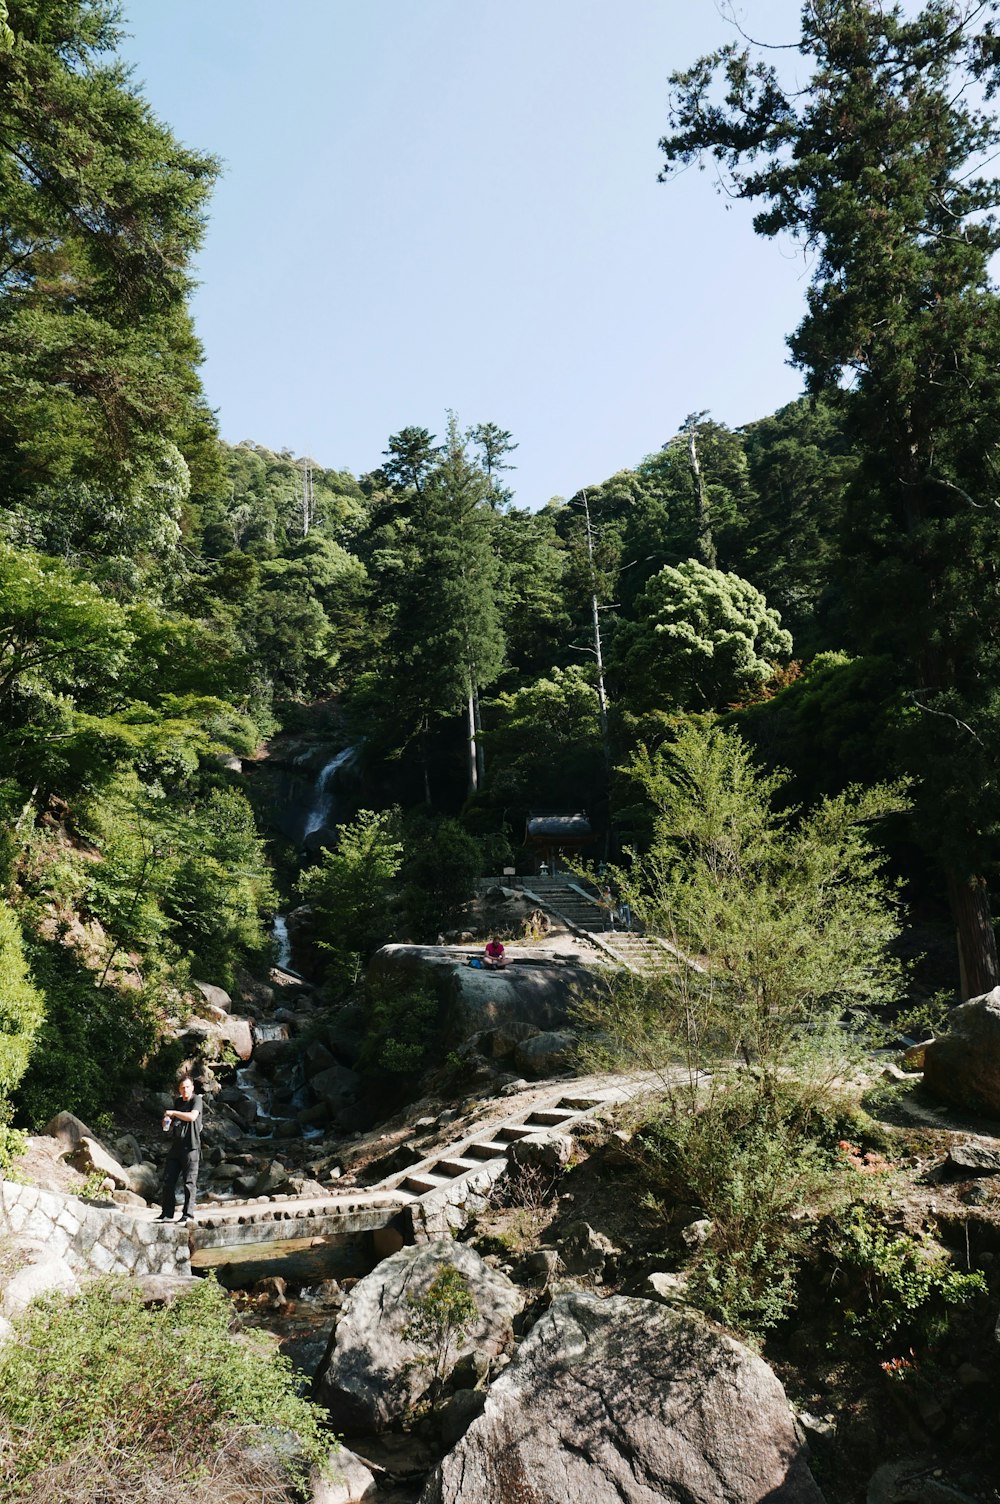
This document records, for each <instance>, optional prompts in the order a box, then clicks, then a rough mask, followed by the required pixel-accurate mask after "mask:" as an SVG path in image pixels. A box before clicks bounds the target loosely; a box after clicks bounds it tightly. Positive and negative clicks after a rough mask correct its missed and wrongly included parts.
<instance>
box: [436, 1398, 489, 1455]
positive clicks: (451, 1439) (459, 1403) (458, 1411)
mask: <svg viewBox="0 0 1000 1504" xmlns="http://www.w3.org/2000/svg"><path fill="white" fill-rule="evenodd" d="M485 1404H486V1395H485V1394H484V1393H483V1391H482V1390H481V1389H459V1390H457V1392H456V1393H455V1394H453V1395H451V1396H450V1398H449V1399H447V1400H445V1402H444V1404H443V1405H442V1406H441V1408H440V1410H439V1411H438V1414H437V1420H438V1427H439V1430H440V1433H441V1441H442V1443H443V1444H444V1446H445V1448H446V1450H448V1451H450V1450H451V1448H452V1447H453V1446H455V1445H456V1444H457V1443H458V1442H459V1441H461V1439H462V1437H463V1436H464V1435H465V1433H466V1431H467V1430H468V1429H469V1427H470V1426H471V1425H472V1422H473V1421H474V1420H475V1419H476V1416H477V1415H482V1413H483V1407H484V1405H485Z"/></svg>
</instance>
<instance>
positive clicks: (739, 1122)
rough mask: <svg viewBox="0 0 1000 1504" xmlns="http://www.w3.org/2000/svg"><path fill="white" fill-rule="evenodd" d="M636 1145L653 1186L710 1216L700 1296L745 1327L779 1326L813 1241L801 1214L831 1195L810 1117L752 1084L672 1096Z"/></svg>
mask: <svg viewBox="0 0 1000 1504" xmlns="http://www.w3.org/2000/svg"><path fill="white" fill-rule="evenodd" d="M636 1142H637V1145H638V1149H639V1152H640V1153H641V1155H642V1157H643V1161H644V1163H645V1166H646V1169H647V1171H648V1172H649V1174H650V1176H651V1179H652V1184H653V1187H654V1192H655V1193H659V1194H660V1195H663V1194H664V1193H665V1194H666V1196H667V1197H668V1198H669V1199H670V1200H671V1201H680V1202H682V1203H686V1204H688V1205H694V1206H696V1207H698V1208H699V1210H700V1213H701V1215H703V1216H704V1217H707V1218H709V1219H710V1221H711V1227H710V1229H709V1232H708V1237H707V1240H706V1242H705V1244H704V1245H703V1247H702V1248H701V1249H700V1250H699V1252H698V1253H697V1255H696V1256H695V1259H694V1262H693V1267H692V1270H691V1274H690V1280H689V1285H688V1289H689V1293H690V1296H691V1298H692V1299H693V1300H694V1301H695V1302H696V1303H697V1304H698V1305H699V1306H700V1307H701V1308H702V1309H703V1310H705V1311H707V1312H708V1313H709V1315H712V1316H714V1317H716V1318H717V1319H718V1320H720V1321H722V1322H724V1323H725V1324H726V1325H727V1326H732V1327H735V1328H736V1329H737V1330H739V1331H744V1332H749V1333H759V1332H763V1331H766V1330H767V1329H768V1328H769V1327H772V1326H774V1325H775V1324H776V1323H777V1322H779V1321H780V1320H781V1319H782V1318H783V1317H784V1316H785V1315H787V1313H788V1311H789V1310H790V1309H791V1308H792V1307H793V1306H794V1305H795V1303H796V1300H797V1298H798V1292H797V1288H796V1278H797V1275H798V1271H799V1268H800V1265H801V1262H802V1258H803V1256H804V1253H805V1251H806V1247H807V1244H808V1238H809V1228H808V1224H807V1223H806V1222H804V1221H803V1220H802V1219H801V1218H798V1219H797V1218H796V1217H795V1215H794V1214H795V1213H801V1211H802V1210H803V1208H804V1207H805V1206H807V1205H809V1204H810V1202H813V1201H814V1200H815V1199H816V1198H818V1197H820V1196H822V1195H823V1194H824V1193H826V1194H828V1193H829V1192H828V1185H827V1181H828V1168H827V1165H826V1163H825V1161H824V1157H823V1155H822V1153H821V1151H820V1150H819V1148H818V1146H817V1145H816V1144H815V1142H813V1141H812V1140H811V1138H810V1136H809V1134H808V1133H807V1132H804V1131H803V1126H802V1124H801V1122H799V1121H796V1118H795V1117H794V1116H789V1115H787V1114H786V1113H785V1112H783V1111H782V1110H781V1107H780V1106H779V1105H778V1104H777V1103H770V1104H768V1103H766V1102H765V1101H763V1100H762V1098H761V1096H760V1094H759V1092H758V1091H757V1090H756V1089H755V1088H754V1086H753V1085H752V1084H749V1085H746V1086H736V1087H734V1088H732V1089H730V1090H727V1091H721V1092H717V1093H712V1094H710V1095H709V1097H708V1099H707V1100H706V1101H704V1102H692V1101H691V1099H690V1098H689V1097H687V1096H686V1095H685V1094H680V1095H677V1096H674V1097H672V1098H670V1099H668V1105H666V1106H665V1107H664V1108H663V1109H662V1110H661V1111H660V1113H658V1114H657V1115H656V1116H655V1117H654V1118H653V1119H651V1120H650V1121H649V1122H648V1123H646V1124H644V1126H643V1128H642V1130H641V1131H640V1133H639V1134H638V1135H637V1140H636Z"/></svg>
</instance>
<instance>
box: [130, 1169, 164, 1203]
mask: <svg viewBox="0 0 1000 1504" xmlns="http://www.w3.org/2000/svg"><path fill="white" fill-rule="evenodd" d="M125 1173H126V1175H127V1176H128V1188H129V1190H130V1191H132V1192H133V1193H134V1194H135V1195H136V1196H141V1197H142V1199H143V1200H144V1201H149V1202H152V1201H157V1200H159V1195H160V1172H159V1170H157V1168H156V1166H155V1165H153V1164H150V1163H149V1162H148V1160H143V1161H142V1163H141V1164H137V1165H129V1166H128V1167H127V1168H126V1171H125Z"/></svg>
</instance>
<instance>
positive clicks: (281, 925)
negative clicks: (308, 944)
mask: <svg viewBox="0 0 1000 1504" xmlns="http://www.w3.org/2000/svg"><path fill="white" fill-rule="evenodd" d="M271 938H272V939H273V941H274V943H275V945H276V946H277V947H278V959H277V960H276V961H275V963H274V964H275V965H276V966H278V967H280V968H281V970H282V971H287V970H288V968H289V966H291V964H292V942H291V940H289V938H288V920H287V919H286V918H285V916H284V914H275V916H274V923H273V924H272V926H271Z"/></svg>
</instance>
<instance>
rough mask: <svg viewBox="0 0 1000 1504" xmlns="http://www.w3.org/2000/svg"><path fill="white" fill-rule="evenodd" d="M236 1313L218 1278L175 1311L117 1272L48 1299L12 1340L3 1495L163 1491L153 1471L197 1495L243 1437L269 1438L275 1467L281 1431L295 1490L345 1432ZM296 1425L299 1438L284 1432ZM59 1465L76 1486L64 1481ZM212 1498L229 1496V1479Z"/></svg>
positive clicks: (2, 1396) (0, 1438) (260, 1462)
mask: <svg viewBox="0 0 1000 1504" xmlns="http://www.w3.org/2000/svg"><path fill="white" fill-rule="evenodd" d="M231 1320H232V1308H231V1306H230V1303H229V1299H228V1296H226V1295H225V1294H224V1293H223V1291H222V1290H220V1288H219V1287H218V1285H216V1284H215V1283H214V1281H212V1280H205V1281H203V1282H202V1283H200V1284H199V1285H198V1287H197V1288H196V1289H195V1290H193V1291H192V1292H191V1293H190V1294H188V1295H184V1296H182V1297H180V1299H178V1300H177V1301H176V1302H175V1303H174V1304H173V1305H172V1306H171V1307H169V1309H167V1310H153V1309H148V1308H147V1307H145V1306H144V1305H143V1303H142V1300H141V1296H140V1295H139V1293H138V1292H137V1291H136V1290H135V1289H134V1288H132V1287H130V1286H129V1285H127V1284H126V1283H124V1282H122V1281H115V1280H106V1281H100V1282H96V1283H93V1284H91V1285H89V1286H88V1287H87V1288H86V1289H85V1290H84V1291H83V1292H82V1293H81V1294H79V1295H77V1296H75V1297H73V1298H72V1299H67V1298H65V1297H62V1296H58V1297H55V1296H54V1297H50V1298H47V1299H44V1300H41V1301H36V1302H35V1303H34V1304H33V1305H32V1306H31V1307H30V1308H29V1309H28V1311H27V1312H26V1313H25V1314H24V1315H23V1316H21V1317H20V1318H19V1319H18V1320H17V1323H16V1327H15V1336H14V1339H13V1340H11V1341H10V1342H7V1343H5V1344H4V1346H3V1347H2V1348H0V1495H2V1497H3V1498H5V1499H9V1500H11V1501H13V1500H18V1499H23V1500H29V1499H30V1500H32V1501H35V1504H38V1501H40V1500H43V1499H52V1500H53V1501H55V1499H57V1498H59V1499H60V1501H61V1504H66V1501H67V1500H68V1499H70V1498H72V1499H73V1500H75V1501H79V1504H84V1501H87V1504H98V1501H99V1500H100V1501H104V1500H108V1499H113V1500H115V1501H117V1500H118V1499H119V1498H126V1497H134V1496H136V1495H140V1496H142V1495H145V1497H155V1495H154V1494H151V1493H150V1492H149V1485H150V1479H151V1478H152V1479H153V1480H154V1481H155V1480H156V1479H159V1486H160V1488H161V1494H160V1497H163V1496H164V1492H166V1491H169V1490H168V1484H169V1485H170V1486H171V1487H172V1488H173V1489H178V1488H180V1489H183V1490H184V1492H183V1497H185V1498H189V1497H190V1493H189V1492H188V1490H189V1489H190V1488H191V1487H197V1486H198V1485H199V1483H200V1482H202V1483H203V1482H204V1481H205V1480H206V1479H208V1480H209V1481H210V1482H211V1481H212V1474H213V1470H215V1469H216V1468H217V1465H218V1462H219V1458H220V1455H222V1454H225V1453H226V1451H227V1449H228V1450H229V1451H230V1453H232V1452H233V1443H234V1437H235V1438H236V1439H237V1440H238V1442H239V1443H240V1445H239V1447H238V1450H245V1449H246V1448H250V1447H255V1448H256V1449H257V1452H258V1457H257V1459H256V1464H257V1466H258V1467H259V1468H260V1469H261V1471H262V1473H263V1476H264V1477H265V1479H266V1477H267V1475H268V1471H269V1466H268V1451H269V1447H268V1444H269V1443H270V1444H271V1452H272V1457H271V1461H272V1463H273V1460H274V1459H273V1448H274V1445H275V1444H277V1445H278V1447H279V1456H280V1454H281V1452H282V1451H283V1453H284V1456H285V1457H286V1458H287V1461H286V1462H285V1463H284V1464H282V1465H280V1467H279V1471H283V1472H284V1474H285V1479H284V1481H285V1483H286V1485H287V1486H288V1487H287V1490H286V1493H285V1497H286V1498H290V1497H291V1487H292V1486H293V1485H294V1483H295V1482H296V1479H297V1476H300V1475H301V1473H302V1471H303V1470H304V1469H306V1468H308V1467H309V1465H310V1464H311V1463H313V1462H319V1461H320V1460H321V1459H324V1458H325V1457H326V1456H327V1454H328V1452H329V1449H330V1446H331V1444H332V1438H330V1437H328V1436H325V1435H324V1432H323V1430H322V1428H321V1426H320V1422H319V1419H318V1415H319V1412H318V1411H316V1410H315V1409H313V1407H312V1406H311V1405H310V1404H309V1403H308V1402H307V1401H305V1400H303V1399H300V1398H299V1397H298V1396H297V1395H296V1393H295V1386H294V1382H293V1379H292V1373H291V1367H290V1365H289V1364H288V1362H287V1360H286V1359H284V1358H283V1357H281V1356H280V1355H279V1354H277V1353H276V1351H275V1350H274V1348H273V1347H270V1346H268V1345H266V1344H265V1343H262V1342H260V1341H257V1340H251V1338H250V1336H249V1335H248V1334H246V1333H243V1334H240V1335H239V1336H238V1337H234V1336H232V1335H231V1332H230V1326H231ZM288 1433H292V1437H293V1438H294V1440H293V1441H292V1444H291V1445H289V1444H288V1443H285V1444H284V1445H282V1436H283V1435H284V1436H287V1435H288ZM67 1464H69V1465H67ZM271 1471H272V1473H273V1466H272V1468H271ZM53 1474H58V1476H59V1477H60V1478H61V1480H62V1483H61V1486H62V1488H63V1490H64V1492H63V1493H62V1494H56V1493H54V1492H53V1491H52V1487H51V1485H52V1482H53ZM88 1480H92V1483H90V1482H88ZM128 1490H132V1491H133V1492H132V1494H131V1495H130V1494H129V1492H128ZM205 1497H209V1498H216V1499H221V1498H224V1497H225V1492H224V1488H223V1486H222V1484H221V1483H220V1485H219V1486H218V1488H217V1490H216V1492H215V1493H214V1494H213V1493H211V1492H210V1491H209V1493H208V1494H206V1495H205ZM230 1497H232V1494H230ZM244 1497H245V1498H247V1499H248V1500H249V1499H250V1498H256V1499H260V1497H261V1494H260V1493H255V1494H251V1493H249V1492H248V1493H247V1494H245V1495H244ZM270 1497H271V1498H272V1499H274V1498H275V1497H276V1496H275V1494H274V1493H272V1494H271V1496H270Z"/></svg>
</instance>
